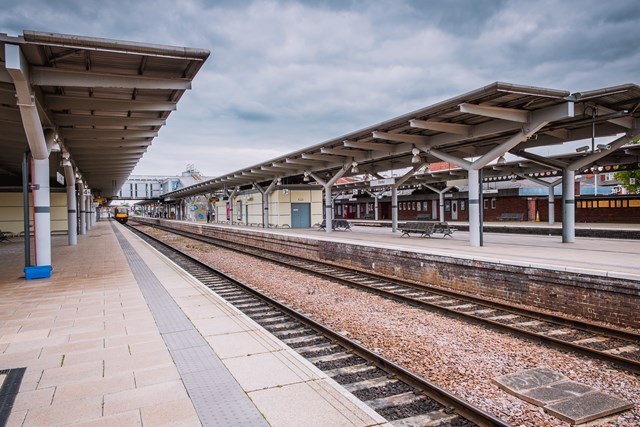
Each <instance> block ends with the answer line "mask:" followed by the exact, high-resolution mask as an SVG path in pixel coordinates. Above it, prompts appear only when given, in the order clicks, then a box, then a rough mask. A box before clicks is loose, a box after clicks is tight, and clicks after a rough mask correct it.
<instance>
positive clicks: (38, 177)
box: [33, 158, 51, 266]
mask: <svg viewBox="0 0 640 427" xmlns="http://www.w3.org/2000/svg"><path fill="white" fill-rule="evenodd" d="M33 183H34V188H33V218H34V220H33V227H34V230H33V231H34V235H35V254H36V260H35V261H36V265H37V266H44V265H51V198H50V195H49V159H48V158H47V159H44V160H37V159H33Z"/></svg>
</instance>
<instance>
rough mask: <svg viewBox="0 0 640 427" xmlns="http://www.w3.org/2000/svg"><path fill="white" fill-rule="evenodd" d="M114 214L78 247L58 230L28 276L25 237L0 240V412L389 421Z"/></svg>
mask: <svg viewBox="0 0 640 427" xmlns="http://www.w3.org/2000/svg"><path fill="white" fill-rule="evenodd" d="M111 224H112V222H110V221H103V222H98V223H97V224H96V226H95V227H94V228H93V229H92V230H90V231H89V232H88V233H87V234H86V235H81V236H78V245H77V246H68V245H67V237H66V236H54V237H53V251H52V252H53V265H54V271H53V273H52V277H51V278H50V279H39V280H29V281H26V280H25V279H24V274H23V272H22V269H23V265H22V264H23V263H22V261H23V257H24V255H23V242H22V240H21V239H12V241H11V242H9V243H6V244H2V245H0V269H1V271H2V272H3V274H2V277H0V290H1V292H2V295H3V298H2V300H1V301H0V382H2V381H3V380H4V383H3V389H4V386H9V385H13V389H12V391H11V392H5V391H4V390H3V391H0V396H2V399H0V421H2V420H4V421H6V422H7V425H9V426H26V425H77V426H80V425H102V426H109V425H114V426H115V425H117V426H122V425H153V426H157V425H199V424H202V425H216V426H218V425H273V426H297V425H306V426H313V425H318V426H319V425H353V426H365V425H378V424H382V423H384V422H385V420H384V419H383V418H381V417H380V416H379V415H377V414H376V413H375V412H373V411H372V410H371V409H369V408H368V407H366V406H364V405H363V404H362V403H361V402H360V401H359V400H357V399H355V398H354V397H353V396H352V395H351V394H350V393H348V392H346V391H345V390H344V389H343V388H342V387H341V386H339V385H338V384H337V383H335V382H334V381H333V380H331V379H330V378H328V377H327V376H326V375H325V374H323V373H322V372H321V371H319V370H318V369H317V368H315V367H314V366H313V365H311V364H310V363H309V362H307V361H306V360H304V359H303V358H301V357H300V356H299V355H298V354H297V353H295V352H294V351H292V350H291V349H289V348H288V347H287V346H286V345H284V344H283V343H282V342H280V341H279V340H277V339H276V338H275V337H273V336H272V335H271V334H269V333H268V332H266V331H265V330H264V329H262V328H261V327H260V326H259V325H257V324H256V323H255V322H253V321H252V320H251V319H249V318H248V317H246V316H245V315H243V314H242V313H240V312H239V311H237V310H236V309H235V308H234V307H232V306H231V305H229V304H228V303H226V302H225V301H224V300H222V299H221V298H219V297H218V296H217V295H215V294H214V293H213V292H211V291H210V290H209V289H208V288H206V287H205V286H204V285H202V284H200V283H199V282H198V281H196V280H195V279H194V278H192V277H191V276H190V275H188V274H187V273H186V272H184V271H183V270H181V269H180V268H179V267H177V266H176V265H175V264H173V263H172V262H171V261H169V260H167V259H166V258H165V257H163V256H161V255H159V254H158V253H157V252H156V251H155V250H153V249H151V248H150V247H149V246H148V245H146V244H145V243H144V242H142V241H141V240H140V239H138V238H137V237H136V236H134V235H133V234H131V233H130V232H129V231H127V230H125V229H123V228H122V227H118V228H117V229H115V228H114V227H112V225H111ZM25 368H26V369H25ZM20 380H21V381H20ZM16 382H19V386H16ZM10 393H13V394H12V395H10ZM9 410H10V412H9ZM0 424H1V422H0Z"/></svg>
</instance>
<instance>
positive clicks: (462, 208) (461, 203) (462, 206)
mask: <svg viewBox="0 0 640 427" xmlns="http://www.w3.org/2000/svg"><path fill="white" fill-rule="evenodd" d="M465 205H466V204H465V201H464V200H460V210H461V211H463V210H464V208H465Z"/></svg>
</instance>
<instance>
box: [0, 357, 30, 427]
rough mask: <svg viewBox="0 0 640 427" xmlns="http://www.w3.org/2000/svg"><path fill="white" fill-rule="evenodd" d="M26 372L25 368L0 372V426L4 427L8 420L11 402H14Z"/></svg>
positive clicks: (11, 406)
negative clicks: (0, 379)
mask: <svg viewBox="0 0 640 427" xmlns="http://www.w3.org/2000/svg"><path fill="white" fill-rule="evenodd" d="M26 370H27V369H26V368H15V369H2V370H0V376H2V377H4V380H3V381H2V382H0V426H5V425H6V424H7V421H8V420H9V415H11V409H12V408H13V402H14V401H15V400H16V395H17V394H18V390H19V389H20V383H21V382H22V377H23V376H24V373H25V371H26Z"/></svg>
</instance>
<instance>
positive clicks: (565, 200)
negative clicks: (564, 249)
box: [562, 168, 576, 243]
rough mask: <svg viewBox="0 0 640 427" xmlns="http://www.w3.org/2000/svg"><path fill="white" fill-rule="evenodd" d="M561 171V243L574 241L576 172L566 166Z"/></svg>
mask: <svg viewBox="0 0 640 427" xmlns="http://www.w3.org/2000/svg"><path fill="white" fill-rule="evenodd" d="M562 173H563V175H564V176H563V180H562V243H573V242H575V241H576V189H575V180H576V173H575V171H573V170H571V169H568V168H565V169H563V171H562Z"/></svg>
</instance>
